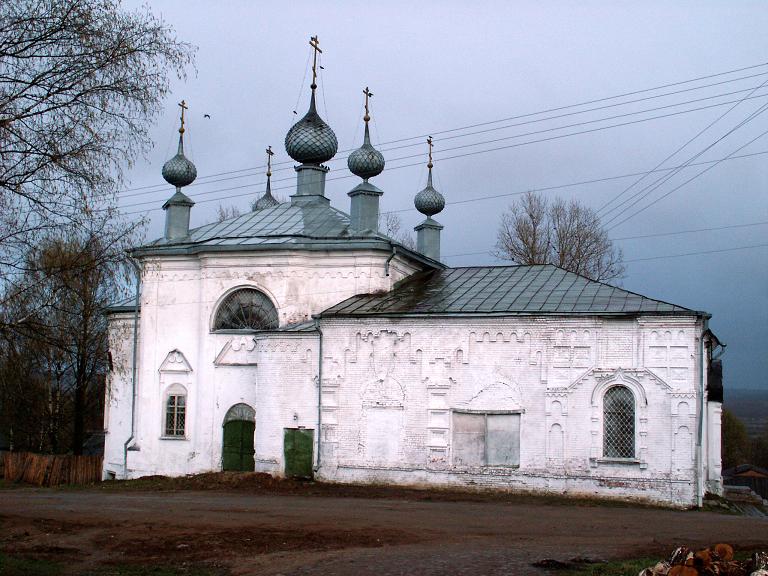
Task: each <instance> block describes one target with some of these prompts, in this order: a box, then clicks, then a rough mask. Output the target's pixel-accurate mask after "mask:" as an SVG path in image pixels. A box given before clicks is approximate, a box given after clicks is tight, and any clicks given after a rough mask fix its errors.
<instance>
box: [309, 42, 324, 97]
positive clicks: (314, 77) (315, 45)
mask: <svg viewBox="0 0 768 576" xmlns="http://www.w3.org/2000/svg"><path fill="white" fill-rule="evenodd" d="M309 45H310V46H312V48H313V49H314V51H315V52H314V55H313V58H312V86H311V88H312V90H314V89H315V88H317V53H318V52H320V54H322V53H323V51H322V50H320V40H318V39H317V36H312V37H311V38H310V39H309Z"/></svg>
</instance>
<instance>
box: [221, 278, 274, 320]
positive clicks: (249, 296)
mask: <svg viewBox="0 0 768 576" xmlns="http://www.w3.org/2000/svg"><path fill="white" fill-rule="evenodd" d="M278 325H279V322H278V318H277V309H276V308H275V305H274V304H272V301H271V300H270V299H269V298H268V297H267V296H266V294H264V293H263V292H259V291H258V290H256V289H254V288H242V289H240V290H236V291H235V292H232V293H231V294H229V295H228V296H227V297H226V298H224V301H223V302H222V303H221V305H220V306H219V309H218V310H217V311H216V318H215V320H214V323H213V329H214V330H274V329H275V328H277V327H278Z"/></svg>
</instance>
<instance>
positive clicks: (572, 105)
mask: <svg viewBox="0 0 768 576" xmlns="http://www.w3.org/2000/svg"><path fill="white" fill-rule="evenodd" d="M307 62H309V61H307ZM766 65H768V62H764V63H761V64H755V65H753V66H746V67H743V68H736V69H733V70H728V71H726V72H719V73H716V74H710V75H707V76H700V77H698V78H692V79H689V80H683V81H680V82H673V83H670V84H663V85H660V86H655V87H653V88H646V89H643V90H636V91H633V92H625V93H623V94H617V95H614V96H608V97H604V98H598V99H595V100H588V101H585V102H579V103H576V104H569V105H566V106H558V107H556V108H549V109H545V110H540V111H538V112H531V113H527V114H521V115H517V116H509V117H506V118H500V119H497V120H490V121H486V122H480V123H476V124H469V125H466V126H461V127H458V128H450V129H447V130H433V131H431V132H430V133H429V134H430V135H435V134H449V133H452V132H457V131H462V130H467V129H470V128H477V127H480V126H488V125H491V124H495V123H500V122H507V121H510V120H518V119H521V118H529V117H533V116H539V115H541V114H546V113H549V112H558V111H561V110H567V109H570V108H577V107H580V106H586V105H589V104H596V103H599V102H606V101H609V100H615V99H618V98H624V97H626V96H633V95H636V94H642V93H646V92H653V91H655V90H661V89H663V88H669V87H672V86H680V85H683V84H689V83H692V82H697V81H699V80H706V79H709V78H716V77H719V76H725V75H728V74H734V73H736V72H743V71H745V70H753V69H755V68H760V67H764V66H766ZM306 68H307V66H305V79H306ZM765 74H768V72H760V73H756V74H751V75H747V76H741V77H739V78H732V79H729V80H722V81H720V82H714V83H710V84H705V85H702V86H695V87H692V88H686V89H683V90H678V91H674V92H668V93H665V94H659V95H654V96H648V97H645V98H640V99H636V100H630V101H627V102H620V103H617V104H611V105H608V106H602V107H598V108H594V109H591V110H584V111H579V112H574V113H572V114H581V113H585V112H590V111H595V110H601V109H604V108H610V107H615V106H623V105H626V104H631V103H635V102H640V101H643V100H649V99H654V98H662V97H666V96H670V95H675V94H680V93H683V92H690V91H695V90H702V89H704V88H709V87H712V86H718V85H722V84H729V83H733V82H737V81H740V80H745V79H749V78H754V77H758V76H763V75H765ZM303 85H304V80H302V86H303ZM299 96H301V93H300V94H299ZM297 105H298V101H297ZM549 119H551V118H549ZM544 120H547V119H541V120H534V121H532V122H540V121H544ZM424 137H426V134H424V135H417V136H409V137H405V138H399V139H396V140H390V141H387V142H381V143H380V145H381V146H386V145H389V144H396V143H400V142H407V141H409V140H414V139H422V138H424ZM352 150H353V149H349V150H342V151H341V153H346V152H351V151H352ZM337 159H338V160H340V159H341V158H337ZM337 159H334V160H337ZM291 163H292V162H291V161H290V160H288V161H280V162H275V163H273V168H275V169H274V170H273V171H279V170H287V169H289V168H276V167H278V166H281V165H286V164H291ZM264 168H266V165H264V166H254V167H251V168H241V169H238V170H229V171H224V172H218V173H214V174H209V175H208V176H201V177H200V178H199V179H200V180H202V179H208V178H213V177H216V176H223V175H228V174H237V173H241V172H249V171H257V170H263V169H264ZM162 186H165V185H164V184H151V185H147V186H140V187H135V188H128V189H126V190H124V191H123V193H125V192H133V191H137V190H146V189H149V188H155V187H162Z"/></svg>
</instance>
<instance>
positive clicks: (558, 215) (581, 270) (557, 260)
mask: <svg viewBox="0 0 768 576" xmlns="http://www.w3.org/2000/svg"><path fill="white" fill-rule="evenodd" d="M496 238H497V241H496V249H495V251H494V254H495V255H496V256H497V257H499V258H502V259H505V260H512V261H514V262H517V263H518V264H555V265H557V266H560V267H561V268H565V269H566V270H569V271H571V272H575V273H576V274H581V275H582V276H586V277H587V278H590V279H592V280H597V281H601V282H606V281H610V280H618V279H621V278H622V277H623V275H624V265H623V264H622V260H623V255H622V252H621V249H619V248H616V247H615V246H614V245H613V242H612V241H611V239H610V238H609V237H608V233H607V232H606V231H605V229H604V228H603V226H602V224H601V223H600V218H599V217H598V215H597V213H596V212H595V211H594V210H592V209H591V208H589V207H587V206H584V205H583V204H581V203H579V202H577V201H576V200H570V201H565V200H563V199H561V198H558V199H556V200H554V201H552V202H549V201H547V200H546V199H545V198H543V197H542V196H541V195H539V194H536V193H535V192H527V193H526V194H524V195H523V196H522V197H521V198H520V199H519V200H518V201H517V202H515V203H513V204H512V205H511V206H510V207H509V209H508V210H507V211H506V212H504V213H503V214H502V216H501V222H500V224H499V229H498V232H497V237H496Z"/></svg>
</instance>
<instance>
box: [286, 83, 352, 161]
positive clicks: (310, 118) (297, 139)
mask: <svg viewBox="0 0 768 576" xmlns="http://www.w3.org/2000/svg"><path fill="white" fill-rule="evenodd" d="M312 86H313V87H312V98H311V99H310V101H309V111H308V112H307V113H306V115H305V116H304V118H302V119H301V120H299V121H298V122H296V124H294V125H293V126H292V127H291V129H290V130H288V134H286V135H285V151H286V152H288V156H290V157H291V158H293V159H294V160H296V161H297V162H301V163H302V164H322V163H323V162H327V161H328V160H330V159H331V158H333V157H334V155H335V154H336V151H337V150H338V149H339V142H338V140H336V134H334V133H333V130H331V127H330V126H328V124H326V123H325V122H324V121H323V119H322V118H320V115H319V114H318V113H317V110H316V108H315V89H314V86H315V85H314V84H313V85H312Z"/></svg>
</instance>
